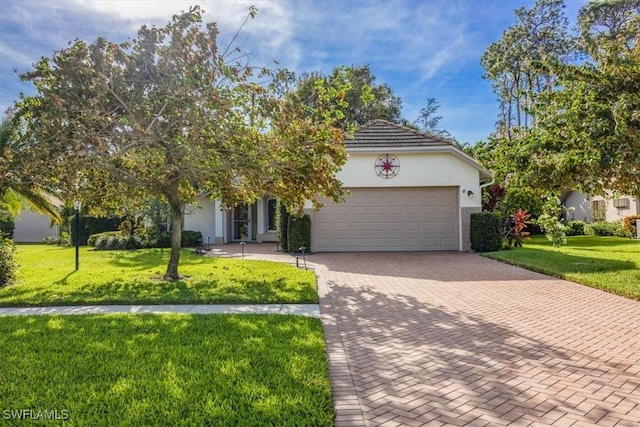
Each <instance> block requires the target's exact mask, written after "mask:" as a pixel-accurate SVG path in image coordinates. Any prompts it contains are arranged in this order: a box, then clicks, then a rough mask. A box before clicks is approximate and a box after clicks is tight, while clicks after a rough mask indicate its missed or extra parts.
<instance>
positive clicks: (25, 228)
mask: <svg viewBox="0 0 640 427" xmlns="http://www.w3.org/2000/svg"><path fill="white" fill-rule="evenodd" d="M15 225H16V228H15V230H14V232H13V240H14V241H15V242H20V243H35V242H39V243H41V242H42V241H43V240H44V239H45V238H46V237H49V236H57V235H58V228H57V227H55V226H54V227H51V219H50V218H49V217H48V216H46V215H40V214H39V213H36V212H33V211H32V210H29V209H28V208H25V209H23V210H22V212H21V213H20V215H18V216H17V217H16V219H15Z"/></svg>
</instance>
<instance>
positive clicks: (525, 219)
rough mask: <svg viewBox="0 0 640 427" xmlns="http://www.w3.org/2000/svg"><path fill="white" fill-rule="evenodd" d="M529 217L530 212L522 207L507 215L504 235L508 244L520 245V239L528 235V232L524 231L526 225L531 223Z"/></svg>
mask: <svg viewBox="0 0 640 427" xmlns="http://www.w3.org/2000/svg"><path fill="white" fill-rule="evenodd" d="M529 218H531V214H530V213H527V211H526V210H522V209H518V210H517V211H516V213H514V214H513V215H511V216H510V217H509V219H508V220H507V222H506V223H505V237H506V238H507V241H508V242H509V245H513V246H516V247H521V246H522V241H523V240H524V239H526V238H528V237H529V232H528V231H525V230H526V228H527V226H528V225H529V224H531V221H529Z"/></svg>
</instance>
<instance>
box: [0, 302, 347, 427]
mask: <svg viewBox="0 0 640 427" xmlns="http://www.w3.org/2000/svg"><path fill="white" fill-rule="evenodd" d="M0 348H2V349H3V354H2V357H1V358H0V378H3V379H11V381H8V380H7V381H4V380H3V381H0V396H2V405H3V407H4V408H24V407H25V405H27V404H28V402H43V403H34V405H47V402H52V403H49V405H52V407H51V409H58V414H61V411H62V410H66V411H68V412H67V413H68V415H69V420H68V421H66V422H62V421H59V422H57V423H55V422H54V423H50V424H69V425H74V426H98V427H105V426H115V425H120V426H208V425H209V426H211V425H217V426H316V427H330V426H332V425H333V418H334V414H333V408H332V401H331V383H330V381H329V377H328V367H327V358H326V349H325V344H324V340H323V330H322V323H321V322H320V320H319V319H314V318H308V317H303V316H282V315H253V314H249V315H247V314H244V315H239V314H233V315H223V314H216V315H186V314H185V315H179V314H163V315H150V314H138V315H129V314H124V315H122V314H120V315H87V316H48V315H42V316H16V317H3V318H2V322H1V323H0ZM53 405H55V406H53ZM43 408H44V409H47V410H48V407H47V406H43ZM37 409H40V408H39V407H38V408H37ZM8 424H12V422H11V421H10V422H9V423H8ZM21 424H22V423H20V422H18V423H17V425H21ZM28 424H30V423H28V422H27V425H28ZM33 424H47V423H41V422H37V421H36V422H34V423H33Z"/></svg>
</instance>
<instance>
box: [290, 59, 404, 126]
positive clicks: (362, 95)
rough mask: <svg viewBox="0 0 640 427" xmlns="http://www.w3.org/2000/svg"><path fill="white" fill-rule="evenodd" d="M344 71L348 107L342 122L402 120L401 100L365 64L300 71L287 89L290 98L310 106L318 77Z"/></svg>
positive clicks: (328, 77) (332, 77)
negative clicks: (290, 90)
mask: <svg viewBox="0 0 640 427" xmlns="http://www.w3.org/2000/svg"><path fill="white" fill-rule="evenodd" d="M344 75H346V78H347V81H348V83H349V89H348V90H347V91H346V93H345V97H344V101H345V102H346V103H347V104H348V108H346V109H345V111H344V118H343V119H342V120H341V124H342V126H348V125H351V126H360V125H363V124H365V123H367V122H368V121H370V120H374V119H384V120H388V121H390V122H393V123H401V122H402V117H401V113H402V100H401V99H400V97H398V96H396V95H395V94H394V93H393V90H392V89H391V87H389V85H387V84H386V83H381V84H378V83H376V76H374V75H373V73H372V72H371V69H370V68H369V66H368V65H361V66H359V67H356V66H351V67H336V68H334V70H333V71H332V72H331V74H329V75H323V74H321V73H319V72H311V73H303V74H301V75H300V76H299V77H298V78H297V79H296V81H295V83H294V87H295V90H294V91H293V92H292V93H291V99H292V101H293V102H298V103H300V104H302V105H310V106H314V105H315V104H316V102H317V99H316V98H317V93H316V91H315V89H314V87H315V85H316V84H317V83H316V82H317V81H318V80H322V81H325V82H327V83H330V82H331V81H333V80H335V79H342V76H344Z"/></svg>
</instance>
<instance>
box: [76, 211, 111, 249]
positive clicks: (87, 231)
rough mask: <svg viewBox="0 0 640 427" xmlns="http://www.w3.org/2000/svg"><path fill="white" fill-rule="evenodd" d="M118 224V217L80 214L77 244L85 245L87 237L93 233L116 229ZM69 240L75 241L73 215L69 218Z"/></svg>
mask: <svg viewBox="0 0 640 427" xmlns="http://www.w3.org/2000/svg"><path fill="white" fill-rule="evenodd" d="M119 224H120V218H117V217H111V218H94V217H91V216H82V215H80V234H79V238H80V240H79V244H80V245H81V246H83V245H86V244H87V242H88V240H89V237H90V236H91V235H94V234H99V233H103V232H105V231H117V230H118V226H119ZM71 241H72V242H73V243H74V244H75V241H76V221H75V216H74V217H72V218H71Z"/></svg>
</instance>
